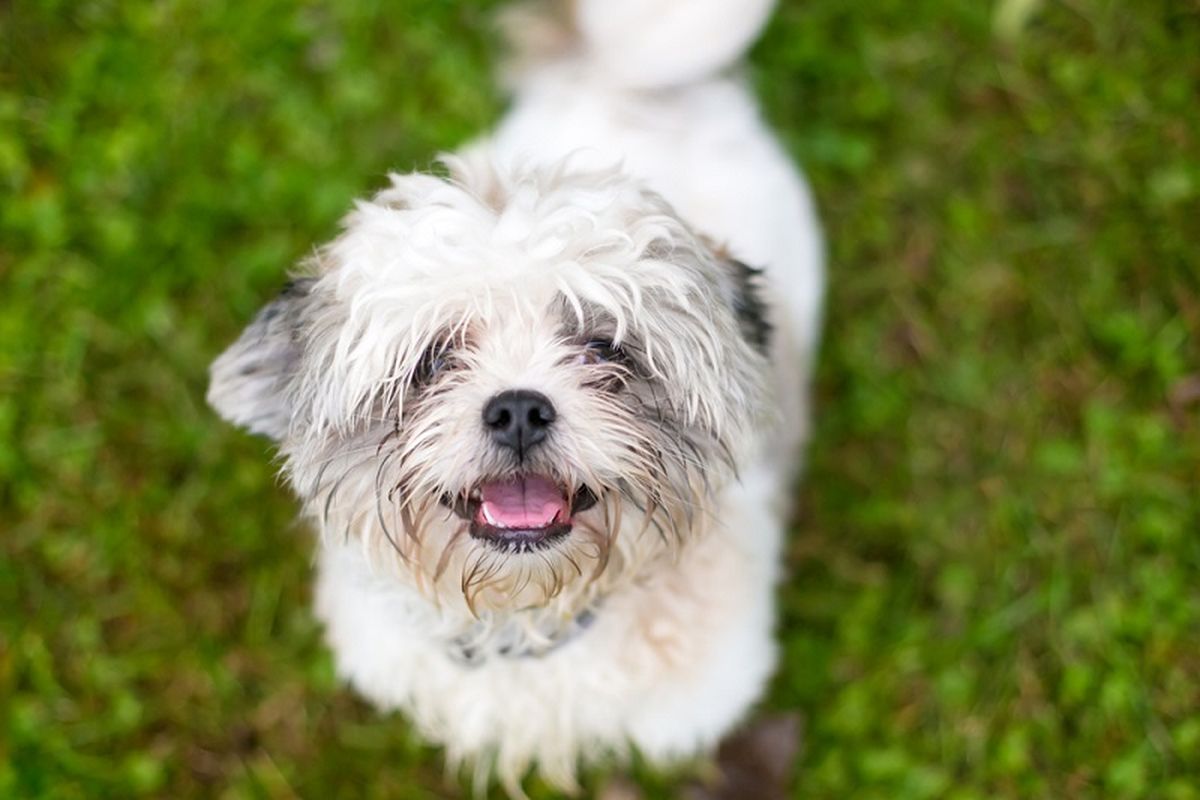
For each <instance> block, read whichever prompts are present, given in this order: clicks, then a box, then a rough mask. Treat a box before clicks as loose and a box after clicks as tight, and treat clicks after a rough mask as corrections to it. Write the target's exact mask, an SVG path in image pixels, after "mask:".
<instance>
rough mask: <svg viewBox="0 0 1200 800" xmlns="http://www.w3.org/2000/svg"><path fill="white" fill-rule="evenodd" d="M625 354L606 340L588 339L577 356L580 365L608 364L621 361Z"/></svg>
mask: <svg viewBox="0 0 1200 800" xmlns="http://www.w3.org/2000/svg"><path fill="white" fill-rule="evenodd" d="M624 358H625V354H624V353H623V352H622V351H621V348H620V347H619V346H617V345H615V344H613V343H612V342H611V341H610V340H608V339H590V340H588V342H587V343H586V344H584V346H583V352H582V353H580V354H579V363H580V364H608V363H613V362H619V361H622V360H623V359H624Z"/></svg>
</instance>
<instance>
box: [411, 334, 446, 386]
mask: <svg viewBox="0 0 1200 800" xmlns="http://www.w3.org/2000/svg"><path fill="white" fill-rule="evenodd" d="M449 365H450V348H449V347H447V346H446V344H444V343H439V344H434V345H431V346H430V347H429V349H428V350H426V351H425V354H424V355H423V356H421V360H420V361H418V362H417V367H416V369H414V370H413V378H412V379H413V383H415V384H416V385H418V386H422V385H424V384H427V383H429V382H430V381H432V380H433V379H434V378H436V377H437V376H438V375H439V374H440V373H441V372H442V371H443V370H445V369H446V368H447V367H448V366H449Z"/></svg>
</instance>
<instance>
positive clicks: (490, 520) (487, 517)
mask: <svg viewBox="0 0 1200 800" xmlns="http://www.w3.org/2000/svg"><path fill="white" fill-rule="evenodd" d="M482 510H483V521H484V522H486V523H487V524H488V525H491V526H492V527H493V528H498V527H500V526H499V525H497V524H496V520H495V518H494V517H492V514H491V512H490V511H488V507H487V505H484V506H483V507H482Z"/></svg>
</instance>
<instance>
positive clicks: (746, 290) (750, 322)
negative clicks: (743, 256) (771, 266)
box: [726, 258, 771, 355]
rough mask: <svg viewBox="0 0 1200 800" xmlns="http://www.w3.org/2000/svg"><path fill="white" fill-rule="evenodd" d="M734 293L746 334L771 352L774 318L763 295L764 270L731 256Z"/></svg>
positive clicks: (728, 261) (762, 349)
mask: <svg viewBox="0 0 1200 800" xmlns="http://www.w3.org/2000/svg"><path fill="white" fill-rule="evenodd" d="M726 264H728V265H729V271H730V278H731V280H732V289H733V297H732V299H731V300H730V304H731V305H732V306H733V313H734V314H735V315H736V316H737V321H738V327H739V328H741V331H742V336H743V337H745V339H746V341H747V342H749V343H750V346H751V347H753V348H754V349H755V350H757V351H758V352H760V353H762V354H763V355H766V354H767V350H768V348H770V346H771V322H770V320H769V319H768V318H767V304H766V302H765V301H764V300H763V298H762V274H763V271H762V270H761V269H758V268H756V267H751V266H749V265H748V264H745V263H743V262H741V261H738V260H737V259H734V258H727V259H726Z"/></svg>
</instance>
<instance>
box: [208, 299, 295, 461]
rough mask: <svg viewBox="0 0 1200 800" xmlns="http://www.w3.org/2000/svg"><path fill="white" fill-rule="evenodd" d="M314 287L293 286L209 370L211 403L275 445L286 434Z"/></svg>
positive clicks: (265, 309) (261, 313)
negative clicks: (302, 333)
mask: <svg viewBox="0 0 1200 800" xmlns="http://www.w3.org/2000/svg"><path fill="white" fill-rule="evenodd" d="M314 283H316V279H315V278H298V279H296V280H293V281H291V282H290V283H288V284H287V286H285V287H284V289H283V291H282V292H280V294H279V297H277V298H276V299H275V300H273V301H271V302H270V303H268V304H267V305H266V306H264V307H263V309H262V310H261V311H259V312H258V315H257V316H255V318H254V321H253V322H251V323H250V325H249V326H248V327H247V328H246V330H244V331H243V332H242V335H241V336H240V337H238V340H237V341H236V342H234V343H233V344H232V345H230V347H229V349H227V350H226V351H225V352H224V353H222V354H221V355H220V357H219V358H217V360H216V361H214V362H213V364H212V366H211V367H210V368H209V384H208V403H209V405H211V406H212V407H213V408H215V409H216V410H217V413H218V414H220V415H221V416H222V417H223V418H225V419H226V420H227V421H229V422H232V423H234V424H235V425H239V426H241V427H243V428H245V429H247V430H249V431H250V432H251V433H257V434H260V435H263V436H269V437H270V438H271V439H273V440H275V441H279V440H280V439H282V438H283V436H284V435H285V434H286V433H287V429H288V425H289V424H290V422H291V418H292V405H291V402H290V398H289V396H288V392H287V382H288V380H289V379H290V378H291V377H292V375H294V374H295V372H296V369H297V367H298V365H299V363H300V358H301V355H302V354H303V345H302V343H301V341H300V337H299V332H300V329H301V327H302V326H303V325H304V321H305V316H306V313H305V312H306V310H307V307H308V305H309V293H310V291H311V289H312V286H313V284H314Z"/></svg>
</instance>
